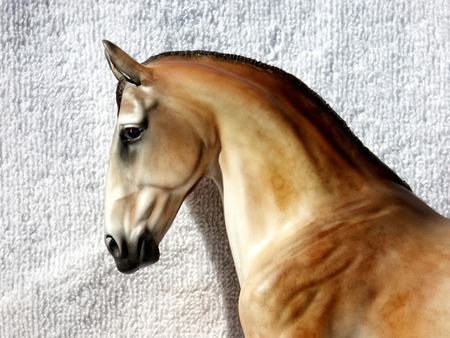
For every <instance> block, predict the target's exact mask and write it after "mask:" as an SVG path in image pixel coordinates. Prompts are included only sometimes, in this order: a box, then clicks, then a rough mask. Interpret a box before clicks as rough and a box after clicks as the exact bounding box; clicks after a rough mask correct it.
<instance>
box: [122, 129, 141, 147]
mask: <svg viewBox="0 0 450 338" xmlns="http://www.w3.org/2000/svg"><path fill="white" fill-rule="evenodd" d="M142 132H143V129H141V128H139V127H125V128H123V129H122V133H121V138H122V141H124V142H127V143H131V142H134V141H137V140H138V139H139V138H140V137H141V135H142Z"/></svg>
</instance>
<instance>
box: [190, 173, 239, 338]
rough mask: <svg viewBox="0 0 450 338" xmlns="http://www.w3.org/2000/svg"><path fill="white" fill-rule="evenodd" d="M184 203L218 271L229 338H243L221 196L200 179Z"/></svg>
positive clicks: (234, 273) (207, 180)
mask: <svg viewBox="0 0 450 338" xmlns="http://www.w3.org/2000/svg"><path fill="white" fill-rule="evenodd" d="M186 204H187V206H188V209H189V212H190V214H191V215H192V217H193V218H194V221H195V223H196V224H197V225H198V227H199V230H200V233H201V235H202V236H203V239H204V243H205V245H206V248H207V252H208V255H209V258H210V259H211V261H212V262H213V264H214V267H215V268H216V271H217V276H218V278H219V283H220V286H221V289H220V290H218V292H220V293H221V296H222V297H223V299H224V303H225V306H226V316H227V325H228V337H233V338H235V337H244V334H243V332H242V328H241V324H240V322H239V314H238V299H239V290H240V288H239V281H238V278H237V275H236V270H235V268H234V263H233V258H232V256H231V251H230V246H229V243H228V237H227V233H226V229H225V221H224V216H223V206H222V200H221V196H220V193H219V191H218V189H217V187H216V186H215V184H214V182H213V181H212V180H210V179H207V178H204V179H202V180H201V181H200V183H199V184H198V186H197V187H196V188H195V190H194V191H193V192H192V194H191V195H190V196H189V197H188V198H187V200H186Z"/></svg>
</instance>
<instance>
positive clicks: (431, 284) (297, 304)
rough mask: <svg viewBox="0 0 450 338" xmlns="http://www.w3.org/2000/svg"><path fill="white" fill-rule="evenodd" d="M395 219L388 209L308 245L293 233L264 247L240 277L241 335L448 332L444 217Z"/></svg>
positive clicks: (449, 278)
mask: <svg viewBox="0 0 450 338" xmlns="http://www.w3.org/2000/svg"><path fill="white" fill-rule="evenodd" d="M397 219H398V218H394V220H393V219H392V217H390V216H389V215H386V216H383V217H380V218H379V219H376V220H375V221H369V222H361V223H359V224H354V225H352V226H350V227H343V229H342V231H336V232H334V233H333V234H332V235H328V236H326V237H325V238H321V239H319V240H316V241H314V242H311V243H309V244H308V245H306V244H305V241H304V240H302V239H300V238H299V239H298V240H293V239H292V238H291V239H290V240H289V242H288V243H285V244H284V245H282V246H274V247H273V248H271V249H270V250H268V251H267V252H266V253H265V256H266V257H267V258H266V259H264V260H263V261H264V263H263V264H260V265H259V270H257V271H255V272H254V273H253V274H252V275H251V276H249V278H248V279H247V280H246V281H245V283H243V285H242V290H241V297H240V307H239V309H240V316H241V320H242V324H243V328H244V331H245V332H246V335H247V336H249V337H273V336H277V337H299V336H305V337H327V336H333V337H339V336H345V337H347V336H351V337H390V336H391V337H414V336H420V335H417V332H423V333H424V334H425V336H427V335H428V336H429V333H433V336H434V337H440V336H445V334H448V332H450V324H448V322H449V321H448V320H447V321H446V320H445V319H448V318H450V302H448V301H446V299H447V297H446V295H448V294H450V293H449V292H450V224H443V223H446V222H441V223H440V224H434V223H433V222H431V223H433V224H427V225H426V226H424V227H420V226H419V227H418V226H417V221H415V222H414V224H412V225H411V224H409V223H408V217H405V220H401V221H396V220H397ZM438 223H439V222H438ZM298 243H303V244H301V245H299V244H298ZM418 317H419V318H418Z"/></svg>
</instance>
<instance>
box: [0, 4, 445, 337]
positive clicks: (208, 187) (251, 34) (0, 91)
mask: <svg viewBox="0 0 450 338" xmlns="http://www.w3.org/2000/svg"><path fill="white" fill-rule="evenodd" d="M368 2H369V1H354V0H347V1H343V0H335V1H319V0H318V1H293V0H292V1H269V0H267V1H262V0H254V1H237V0H234V1H226V0H218V1H213V0H210V1H207V0H204V1H183V0H179V1H157V0H154V1H148V2H145V1H142V0H141V1H110V0H108V1H91V2H86V1H78V0H77V1H75V0H72V1H55V0H47V1H39V0H37V1H31V0H15V1H14V0H1V1H0V5H1V6H0V8H1V12H0V27H1V50H0V61H1V68H0V142H1V143H0V183H1V193H0V202H1V220H0V337H240V336H242V333H241V331H240V327H239V322H238V319H237V314H236V311H237V308H236V303H237V297H238V292H239V291H238V285H237V280H236V276H235V274H234V268H233V265H232V261H231V258H230V253H229V249H228V244H227V242H226V235H225V231H224V224H223V218H222V211H221V204H220V201H219V198H218V195H217V192H216V191H215V188H214V187H213V185H212V184H211V183H210V182H208V181H205V182H204V183H203V184H202V185H201V186H200V187H199V189H197V190H196V191H195V192H194V194H193V195H192V196H191V197H190V198H188V201H187V203H185V205H184V206H183V207H182V209H181V211H180V213H179V216H178V218H177V219H176V221H175V223H174V225H173V227H172V228H171V230H170V231H169V233H168V234H167V236H166V238H165V240H164V241H163V243H162V246H161V253H162V257H161V260H160V262H159V263H158V264H157V265H155V266H152V267H149V268H147V269H144V270H142V271H139V272H138V273H136V274H134V275H131V276H125V275H122V274H119V273H118V272H117V271H116V270H115V268H114V263H113V260H112V258H110V257H109V256H108V254H107V252H106V249H105V247H104V244H103V229H102V227H103V211H102V209H103V190H104V177H105V171H106V165H107V157H108V151H109V143H110V140H111V136H112V132H113V126H114V122H115V114H116V107H115V96H114V91H115V86H116V81H115V78H114V77H113V75H112V73H110V70H109V68H108V66H107V63H106V61H105V59H104V55H103V48H102V45H101V39H102V38H107V39H110V40H111V41H113V42H115V43H117V44H118V45H120V46H121V47H123V48H124V49H125V50H126V51H128V52H129V53H130V54H131V55H133V56H135V57H136V58H137V59H138V60H140V61H143V60H145V59H146V58H147V57H149V56H151V55H153V54H156V53H159V52H162V51H167V50H180V49H207V50H217V51H221V52H229V53H235V54H242V55H245V56H248V57H252V58H255V59H258V60H260V61H263V62H266V63H270V64H272V65H276V66H279V67H281V68H283V69H285V70H287V71H288V72H291V73H293V74H295V75H296V76H298V77H299V78H301V79H302V80H303V81H304V82H306V83H307V84H308V85H309V86H311V87H312V88H313V89H314V90H316V91H317V92H318V93H319V94H321V95H322V96H323V97H324V98H325V99H326V100H327V101H328V102H329V103H330V105H331V106H332V107H334V108H335V110H336V111H338V112H339V114H341V116H342V117H343V118H344V119H345V120H346V121H347V122H348V124H349V125H350V127H351V128H352V129H353V130H354V131H355V133H356V134H357V135H358V136H359V137H360V138H361V139H362V140H363V142H364V143H365V144H366V145H367V146H368V147H369V148H370V149H372V150H373V151H374V152H375V153H376V154H377V155H378V156H379V157H381V159H383V160H384V161H385V162H387V164H388V165H390V166H391V167H393V169H395V171H397V173H398V174H399V175H400V176H401V177H402V178H404V179H405V180H406V181H407V182H408V183H410V185H411V186H412V188H413V190H414V191H415V192H416V193H417V194H418V195H419V196H420V197H421V198H422V199H424V200H425V201H427V202H428V203H429V204H431V206H433V207H434V208H435V209H437V210H438V211H439V212H441V213H443V214H445V215H446V216H450V205H449V204H450V203H449V195H450V193H449V181H450V173H449V167H450V164H449V162H450V161H449V151H450V121H449V120H450V5H449V2H448V1H446V0H442V1H432V0H429V1H426V0H422V1H411V0H403V1H387V0H380V1H371V3H372V4H368Z"/></svg>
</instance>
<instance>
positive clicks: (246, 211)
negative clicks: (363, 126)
mask: <svg viewBox="0 0 450 338" xmlns="http://www.w3.org/2000/svg"><path fill="white" fill-rule="evenodd" d="M104 44H105V48H106V56H107V58H108V61H109V63H110V66H111V69H112V70H113V72H114V74H115V75H116V77H117V78H118V79H119V85H118V89H117V102H118V105H119V113H118V122H117V127H116V131H115V134H114V139H113V144H112V149H111V155H110V163H109V170H108V176H107V188H106V189H107V190H106V206H105V215H106V225H105V230H106V244H107V247H108V249H109V251H110V252H111V254H112V255H113V256H114V258H115V261H116V264H117V267H118V269H119V270H121V271H123V272H132V271H135V270H136V269H137V268H139V267H142V266H145V265H148V264H151V263H154V262H156V261H157V260H158V258H159V250H158V244H159V243H160V241H161V240H162V238H163V236H164V234H165V233H166V231H167V229H168V228H169V226H170V225H171V223H172V221H173V219H174V217H175V215H176V213H177V211H178V209H179V207H180V205H181V203H182V202H183V200H184V199H185V197H186V196H187V195H188V194H189V192H190V191H191V190H192V189H193V187H194V186H195V184H196V183H197V182H198V181H199V180H200V178H201V177H203V176H208V177H211V178H212V179H213V180H214V181H215V182H216V184H217V186H218V187H219V189H220V191H221V193H222V196H223V205H224V211H225V223H226V227H227V233H228V237H229V242H230V247H231V251H232V254H233V259H234V262H235V266H236V270H237V274H238V277H239V281H240V285H241V294H240V300H239V312H240V318H241V323H242V326H243V329H244V333H245V335H246V336H248V337H384V338H385V337H408V338H410V337H449V335H450V222H449V220H448V219H447V218H445V217H443V216H441V215H439V214H438V213H436V212H435V211H433V210H432V209H431V208H430V207H428V206H427V205H426V204H425V203H424V202H422V201H421V200H420V199H419V198H417V197H416V196H415V195H414V194H413V193H412V192H411V191H410V189H409V187H408V186H407V185H406V183H404V182H403V181H402V180H401V179H400V178H398V176H397V175H396V174H395V173H394V172H393V171H391V170H390V169H389V168H388V167H387V166H385V165H384V164H383V163H382V162H381V161H380V160H379V159H378V158H377V157H376V156H375V155H373V154H372V153H371V152H370V151H369V150H367V149H366V148H365V147H364V146H363V145H362V144H361V142H360V141H359V140H358V139H357V138H356V137H355V136H354V135H353V134H352V133H351V132H350V130H349V129H348V128H347V127H346V125H345V123H344V122H343V121H342V120H341V119H340V118H339V117H338V116H337V115H336V114H335V113H334V112H333V111H332V110H331V108H329V107H328V106H327V105H326V104H325V103H324V102H323V101H322V100H321V99H320V98H319V97H318V96H317V95H315V94H314V93H313V92H312V91H311V90H309V89H308V88H307V87H306V86H305V85H304V84H303V83H301V82H300V81H299V80H298V79H296V78H295V77H293V76H292V75H289V74H287V73H284V72H283V71H281V70H278V69H276V68H274V67H270V66H267V65H263V64H261V63H257V62H255V61H252V60H248V59H245V58H241V57H236V56H230V55H223V54H218V53H207V52H185V53H181V52H174V53H166V54H161V55H159V56H156V57H153V58H151V59H149V60H148V61H146V62H145V63H143V64H140V63H138V62H137V61H135V60H134V59H132V58H131V57H130V56H129V55H127V54H126V53H125V52H123V51H122V50H121V49H120V48H118V47H117V46H115V45H113V44H112V43H110V42H107V41H105V42H104Z"/></svg>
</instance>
